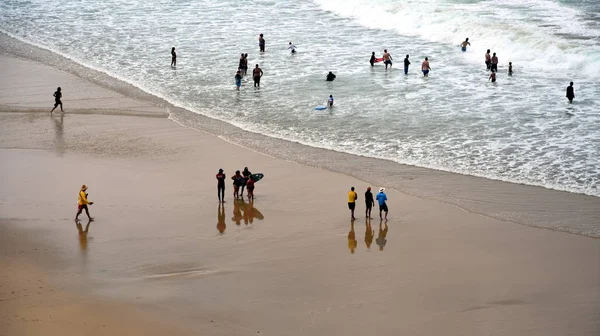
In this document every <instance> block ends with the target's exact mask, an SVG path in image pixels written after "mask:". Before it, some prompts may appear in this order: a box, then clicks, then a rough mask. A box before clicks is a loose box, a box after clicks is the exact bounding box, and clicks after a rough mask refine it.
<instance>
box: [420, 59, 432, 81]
mask: <svg viewBox="0 0 600 336" xmlns="http://www.w3.org/2000/svg"><path fill="white" fill-rule="evenodd" d="M421 71H423V77H429V71H431V67H430V66H429V58H427V57H425V60H424V61H423V63H422V64H421Z"/></svg>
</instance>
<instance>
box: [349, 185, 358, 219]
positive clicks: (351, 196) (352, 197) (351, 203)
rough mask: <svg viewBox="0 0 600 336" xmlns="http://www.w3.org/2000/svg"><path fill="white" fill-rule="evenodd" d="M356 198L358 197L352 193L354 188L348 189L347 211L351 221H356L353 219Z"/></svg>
mask: <svg viewBox="0 0 600 336" xmlns="http://www.w3.org/2000/svg"><path fill="white" fill-rule="evenodd" d="M357 198H358V195H357V194H356V192H355V191H354V187H352V188H350V191H349V192H348V209H350V219H351V220H355V219H356V218H354V209H355V208H356V199H357Z"/></svg>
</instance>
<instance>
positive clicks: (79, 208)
mask: <svg viewBox="0 0 600 336" xmlns="http://www.w3.org/2000/svg"><path fill="white" fill-rule="evenodd" d="M87 208H88V207H87V204H77V210H83V209H87Z"/></svg>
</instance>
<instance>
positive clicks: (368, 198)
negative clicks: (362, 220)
mask: <svg viewBox="0 0 600 336" xmlns="http://www.w3.org/2000/svg"><path fill="white" fill-rule="evenodd" d="M365 205H366V208H365V217H366V218H371V209H372V208H373V206H374V205H375V200H373V193H372V192H371V187H368V188H367V191H366V192H365Z"/></svg>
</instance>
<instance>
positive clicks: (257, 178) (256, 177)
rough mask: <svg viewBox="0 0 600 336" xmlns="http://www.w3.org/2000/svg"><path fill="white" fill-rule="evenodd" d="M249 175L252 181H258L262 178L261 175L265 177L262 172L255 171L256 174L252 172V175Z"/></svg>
mask: <svg viewBox="0 0 600 336" xmlns="http://www.w3.org/2000/svg"><path fill="white" fill-rule="evenodd" d="M250 177H251V178H252V180H253V181H254V182H258V181H260V180H262V179H263V177H265V174H262V173H256V174H252V175H250Z"/></svg>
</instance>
